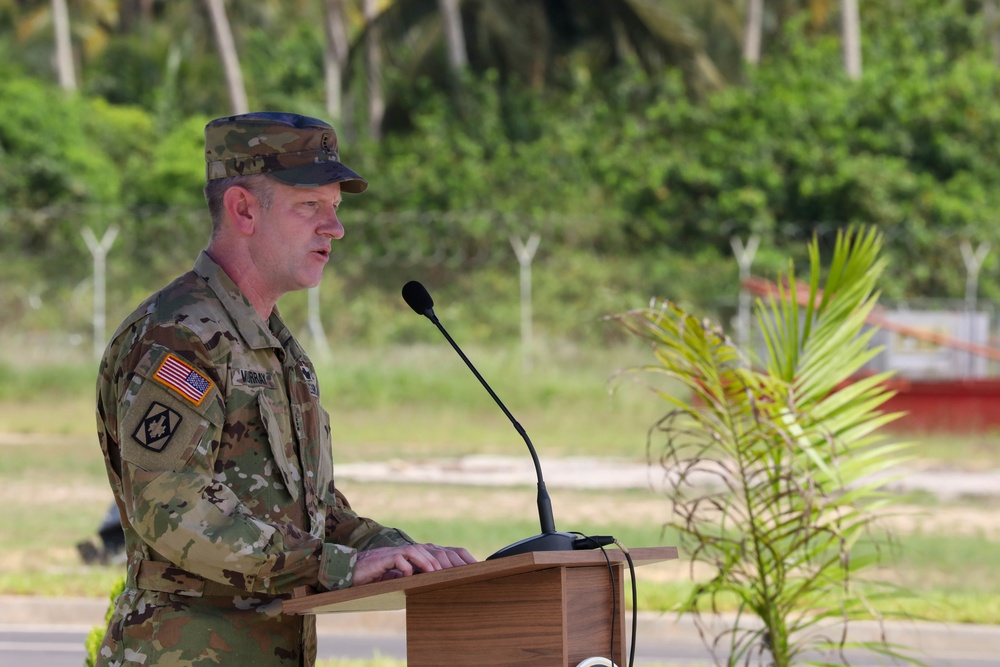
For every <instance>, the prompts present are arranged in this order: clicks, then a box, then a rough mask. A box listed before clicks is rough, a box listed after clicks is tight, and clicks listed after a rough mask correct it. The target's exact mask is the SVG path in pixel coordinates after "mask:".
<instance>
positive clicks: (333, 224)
mask: <svg viewBox="0 0 1000 667" xmlns="http://www.w3.org/2000/svg"><path fill="white" fill-rule="evenodd" d="M320 234H322V235H324V236H329V237H330V238H332V239H342V238H344V225H342V224H340V218H338V217H337V211H336V210H331V211H330V212H329V213H328V215H327V216H326V219H325V220H324V221H323V225H322V226H321V227H320Z"/></svg>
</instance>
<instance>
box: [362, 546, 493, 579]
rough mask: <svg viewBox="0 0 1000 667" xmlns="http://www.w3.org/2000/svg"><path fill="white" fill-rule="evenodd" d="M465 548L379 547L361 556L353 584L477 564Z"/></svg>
mask: <svg viewBox="0 0 1000 667" xmlns="http://www.w3.org/2000/svg"><path fill="white" fill-rule="evenodd" d="M475 562H476V559H475V558H473V557H472V554H470V553H469V552H468V551H466V550H465V549H462V548H460V547H439V546H438V545H436V544H408V545H406V546H403V547H379V548H378V549H371V550H369V551H362V552H361V553H359V554H358V562H357V564H356V565H355V566H354V585H355V586H360V585H361V584H367V583H370V582H373V581H381V580H384V579H395V578H396V577H408V576H410V575H412V574H417V573H418V572H433V571H435V570H446V569H448V568H449V567H457V566H459V565H465V564H466V563H475Z"/></svg>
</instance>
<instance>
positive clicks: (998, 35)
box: [983, 0, 1000, 65]
mask: <svg viewBox="0 0 1000 667" xmlns="http://www.w3.org/2000/svg"><path fill="white" fill-rule="evenodd" d="M983 18H984V19H985V21H984V22H985V23H986V32H987V34H988V35H989V36H990V46H991V47H992V48H993V62H994V63H995V64H996V65H1000V16H998V12H997V0H983Z"/></svg>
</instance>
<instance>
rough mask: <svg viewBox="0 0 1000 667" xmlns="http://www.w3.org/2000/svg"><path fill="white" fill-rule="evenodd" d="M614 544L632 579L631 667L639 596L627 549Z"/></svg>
mask: <svg viewBox="0 0 1000 667" xmlns="http://www.w3.org/2000/svg"><path fill="white" fill-rule="evenodd" d="M615 544H617V545H618V548H619V549H621V550H622V553H624V554H625V560H626V561H627V562H628V572H629V576H630V577H631V578H632V642H631V649H630V650H629V653H628V666H629V667H632V663H633V661H634V660H635V636H636V634H637V631H638V629H639V594H638V591H637V590H636V585H635V563H633V562H632V554H630V553H629V552H628V549H626V548H625V547H624V546H623V545H622V544H621V542H619V541H618V540H615Z"/></svg>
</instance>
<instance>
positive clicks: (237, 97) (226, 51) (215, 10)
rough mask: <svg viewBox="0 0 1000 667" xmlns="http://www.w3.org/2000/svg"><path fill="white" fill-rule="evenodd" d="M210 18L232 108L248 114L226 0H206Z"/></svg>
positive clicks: (248, 107) (245, 92)
mask: <svg viewBox="0 0 1000 667" xmlns="http://www.w3.org/2000/svg"><path fill="white" fill-rule="evenodd" d="M205 2H206V5H207V7H208V16H209V19H210V20H211V22H212V30H213V32H214V33H215V44H216V47H217V48H218V50H219V58H220V59H221V60H222V67H223V70H224V71H225V73H226V88H227V90H228V91H229V103H230V108H231V110H232V112H233V113H234V114H241V113H246V112H247V111H249V110H250V105H249V104H248V103H247V89H246V86H244V85H243V72H242V70H241V69H240V59H239V56H238V55H237V53H236V43H235V42H234V41H233V31H232V28H231V27H230V26H229V17H228V16H227V15H226V5H225V0H205Z"/></svg>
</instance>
